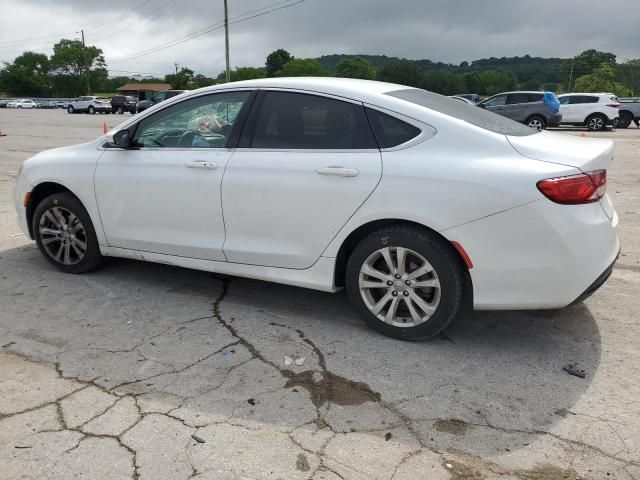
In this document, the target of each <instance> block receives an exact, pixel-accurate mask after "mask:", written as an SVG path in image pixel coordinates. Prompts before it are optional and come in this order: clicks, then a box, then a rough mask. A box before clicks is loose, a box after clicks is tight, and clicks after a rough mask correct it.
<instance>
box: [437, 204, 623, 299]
mask: <svg viewBox="0 0 640 480" xmlns="http://www.w3.org/2000/svg"><path fill="white" fill-rule="evenodd" d="M616 220H617V217H616V216H615V214H614V215H613V216H612V219H609V218H608V217H607V215H606V214H605V211H604V210H603V208H602V206H601V205H600V203H592V204H587V205H573V206H568V205H558V204H555V203H552V202H550V201H548V200H546V199H541V200H538V201H535V202H533V203H530V204H527V205H523V206H521V207H518V208H514V209H512V210H508V211H506V212H503V213H500V214H497V215H493V216H490V217H486V218H483V219H480V220H477V221H475V222H471V223H468V224H465V225H461V226H459V227H455V228H452V229H449V230H446V231H444V232H441V233H443V234H444V235H445V236H446V237H447V238H448V239H450V240H455V241H457V242H459V243H460V244H461V245H462V246H463V248H464V249H465V251H466V252H467V254H468V255H469V257H470V258H471V261H472V262H473V265H474V266H473V268H472V269H471V270H470V271H469V273H470V275H471V279H472V282H473V296H474V308H476V309H479V310H483V309H485V310H505V309H547V308H562V307H566V306H567V305H569V304H571V303H572V302H575V301H576V299H578V298H580V297H581V296H583V295H584V294H585V293H586V292H590V293H593V291H594V288H593V287H594V286H595V285H597V286H599V285H601V284H602V283H603V282H604V280H606V275H605V278H602V277H603V272H606V271H607V270H608V269H609V268H610V267H611V266H612V264H613V263H614V261H615V259H616V258H617V256H618V252H619V251H620V242H619V240H618V236H617V234H616V229H615V227H614V225H615V224H616Z"/></svg>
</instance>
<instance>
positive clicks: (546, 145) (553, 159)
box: [507, 131, 615, 219]
mask: <svg viewBox="0 0 640 480" xmlns="http://www.w3.org/2000/svg"><path fill="white" fill-rule="evenodd" d="M507 140H508V141H509V143H511V146H512V147H513V148H514V149H515V150H516V151H517V152H518V153H520V154H521V155H524V156H525V157H528V158H533V159H534V160H540V161H543V162H550V163H557V164H560V165H568V166H571V167H575V168H577V169H579V170H580V171H582V172H590V171H593V170H600V169H604V170H608V169H609V167H610V166H611V163H612V161H613V142H612V141H611V140H604V139H597V138H585V137H578V136H575V135H564V134H559V133H552V132H544V131H543V132H540V133H538V134H536V135H528V136H525V137H515V136H507ZM600 205H601V206H602V208H603V210H604V211H605V213H606V214H607V217H609V218H610V219H613V216H614V214H615V210H614V207H613V204H612V203H611V200H610V199H609V195H608V194H605V195H604V197H602V198H601V199H600Z"/></svg>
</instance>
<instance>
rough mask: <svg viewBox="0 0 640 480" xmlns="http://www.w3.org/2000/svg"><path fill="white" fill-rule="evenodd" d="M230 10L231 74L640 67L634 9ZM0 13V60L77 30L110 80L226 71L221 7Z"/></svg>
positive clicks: (573, 2)
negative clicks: (275, 62) (399, 60)
mask: <svg viewBox="0 0 640 480" xmlns="http://www.w3.org/2000/svg"><path fill="white" fill-rule="evenodd" d="M228 3H229V17H230V27H229V29H230V50H231V66H232V67H242V66H262V65H264V61H265V57H266V56H267V55H268V54H269V53H270V52H271V51H273V50H275V49H277V48H285V49H286V50H288V51H289V52H291V53H292V54H293V55H294V56H295V57H299V58H304V57H318V56H321V55H323V54H333V53H345V54H382V55H388V56H398V57H404V58H411V59H423V58H427V59H430V60H433V61H442V62H446V63H455V64H458V63H460V62H462V61H465V60H466V61H471V60H476V59H480V58H487V57H503V56H516V55H518V56H522V55H525V54H529V55H532V56H545V57H572V56H574V55H576V54H577V53H579V52H581V51H583V50H587V49H590V48H595V49H598V50H604V51H610V52H613V53H615V54H617V55H618V59H619V61H620V60H622V61H624V60H626V59H629V58H640V0H607V1H604V0H537V1H536V2H531V1H530V0H228ZM0 11H2V12H3V13H2V15H1V18H0V61H12V59H13V58H15V57H16V56H17V55H19V54H20V53H21V52H22V51H24V50H32V51H38V52H43V53H47V54H51V52H52V46H53V44H54V43H55V42H56V41H58V40H59V39H60V38H80V30H81V29H83V30H84V33H85V40H86V43H87V44H90V45H96V46H98V47H99V48H101V49H102V50H103V52H104V56H105V59H106V61H107V65H108V68H109V70H110V75H111V76H115V75H130V74H133V73H140V74H156V75H165V74H167V73H172V72H173V71H174V69H175V66H174V64H175V63H177V64H179V65H180V66H186V67H189V68H191V69H192V70H195V71H196V73H203V74H205V75H209V76H215V75H217V74H218V73H220V72H221V71H223V70H224V65H225V60H224V29H223V28H221V22H222V20H223V19H224V8H223V0H0ZM249 17H254V18H249ZM208 30H211V31H208ZM198 33H201V35H200V36H197V37H195V38H191V36H192V35H193V34H198ZM183 40H186V41H183ZM177 42H181V43H177Z"/></svg>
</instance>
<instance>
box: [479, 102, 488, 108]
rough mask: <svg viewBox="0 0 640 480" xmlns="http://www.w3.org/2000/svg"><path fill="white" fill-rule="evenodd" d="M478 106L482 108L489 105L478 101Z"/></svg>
mask: <svg viewBox="0 0 640 480" xmlns="http://www.w3.org/2000/svg"><path fill="white" fill-rule="evenodd" d="M478 106H479V107H480V108H487V105H486V104H484V103H478Z"/></svg>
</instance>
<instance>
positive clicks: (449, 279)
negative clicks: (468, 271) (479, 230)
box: [346, 226, 464, 340]
mask: <svg viewBox="0 0 640 480" xmlns="http://www.w3.org/2000/svg"><path fill="white" fill-rule="evenodd" d="M346 286H347V293H348V295H349V299H350V301H351V303H352V305H353V306H354V308H355V309H356V311H357V312H358V313H359V314H360V316H361V317H362V318H363V319H364V321H365V322H366V323H367V324H368V325H369V326H371V327H373V328H374V329H376V330H378V331H380V332H382V333H384V334H385V335H389V336H391V337H395V338H399V339H402V340H423V339H427V338H430V337H433V336H434V335H437V334H438V333H440V332H441V331H442V330H444V329H445V328H446V327H447V325H449V323H451V321H452V320H453V319H454V318H455V317H456V315H457V314H458V312H459V311H460V309H461V306H462V301H463V291H464V272H463V268H462V266H461V265H460V261H459V259H458V258H457V257H456V254H455V252H454V251H452V248H451V247H450V246H449V245H448V244H447V243H446V242H445V241H442V239H440V238H438V237H436V236H435V235H433V234H430V233H429V232H427V231H426V230H422V229H419V228H416V227H411V226H396V227H389V228H385V229H382V230H379V231H377V232H374V233H372V234H370V235H369V236H367V237H365V238H364V239H363V240H362V241H361V242H360V243H359V244H358V245H357V246H356V248H355V250H354V251H353V253H352V254H351V256H350V258H349V261H348V263H347V271H346Z"/></svg>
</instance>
